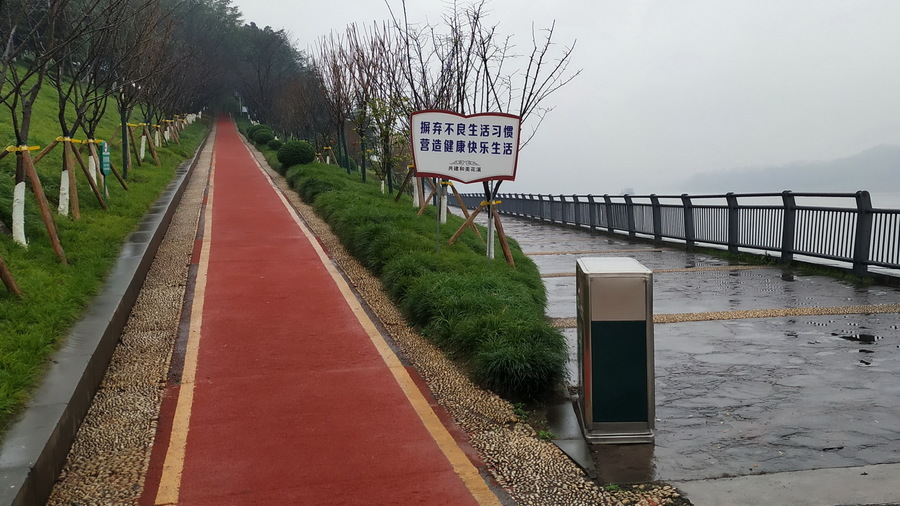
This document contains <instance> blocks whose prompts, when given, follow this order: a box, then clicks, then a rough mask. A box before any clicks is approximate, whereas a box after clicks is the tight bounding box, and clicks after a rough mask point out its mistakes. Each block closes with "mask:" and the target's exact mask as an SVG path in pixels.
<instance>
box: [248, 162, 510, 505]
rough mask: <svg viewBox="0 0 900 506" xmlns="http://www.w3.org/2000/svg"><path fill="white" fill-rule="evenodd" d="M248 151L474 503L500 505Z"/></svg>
mask: <svg viewBox="0 0 900 506" xmlns="http://www.w3.org/2000/svg"><path fill="white" fill-rule="evenodd" d="M248 150H249V148H248ZM250 154H251V157H253V160H254V162H256V166H257V168H259V170H260V172H262V174H263V176H265V177H266V179H267V180H268V181H269V184H270V185H271V186H272V189H273V190H274V191H275V193H276V194H277V195H278V197H279V198H280V199H281V202H282V204H284V207H285V208H286V209H287V210H288V213H290V215H291V218H292V219H293V220H294V222H295V223H296V224H297V226H298V227H299V228H300V230H301V231H303V234H304V235H305V236H306V238H307V239H308V240H309V242H310V244H312V247H313V248H314V249H315V251H316V254H318V256H319V259H320V260H321V261H322V264H323V265H324V266H325V268H326V269H327V270H328V273H329V274H330V275H331V278H332V279H333V280H334V282H335V284H337V286H338V289H340V291H341V294H342V295H343V296H344V300H346V301H347V305H349V306H350V309H351V310H352V311H353V314H354V315H355V316H356V319H357V320H359V323H360V325H362V327H363V329H364V330H365V331H366V333H367V334H368V335H369V339H370V340H371V341H372V344H374V345H375V348H376V349H377V350H378V353H379V354H380V355H381V358H382V359H383V360H384V362H385V363H386V364H387V366H388V369H390V371H391V373H392V374H393V375H394V379H395V380H396V381H397V383H398V384H399V385H400V388H401V389H402V390H403V393H404V394H405V395H406V398H407V399H409V402H410V404H411V405H412V407H413V409H415V411H416V414H418V415H419V419H420V420H422V423H423V424H424V425H425V428H426V429H427V430H428V432H429V433H430V434H431V437H432V438H434V441H435V443H437V445H438V447H439V448H440V449H441V451H442V452H443V453H444V455H445V456H446V457H447V460H448V461H449V462H450V465H451V466H452V467H453V470H454V471H455V472H456V474H457V475H458V476H459V477H460V479H461V480H462V481H463V483H464V484H465V486H466V488H468V489H469V492H471V494H472V497H473V498H474V499H475V500H476V501H477V502H478V504H483V505H496V506H500V501H499V500H498V499H497V496H496V495H494V493H493V492H491V490H490V488H488V486H487V484H485V483H484V480H483V479H482V478H481V475H480V474H479V473H478V469H476V468H475V466H473V465H472V463H471V462H470V461H469V458H468V457H466V454H465V453H463V451H462V449H460V447H459V445H457V444H456V440H455V439H453V436H451V435H450V433H449V432H448V431H447V428H446V427H444V424H443V423H441V420H440V418H438V416H437V414H435V412H434V410H432V409H431V406H430V405H429V403H428V401H427V400H426V399H425V396H423V395H422V392H421V391H419V388H418V386H416V383H415V382H414V381H413V379H412V378H411V377H410V376H409V373H408V372H407V371H406V368H405V367H404V366H403V364H402V363H401V362H400V359H399V358H397V355H395V354H394V352H393V350H391V348H390V346H388V344H387V342H386V341H385V340H384V336H382V335H381V333H380V332H379V331H378V329H377V328H376V327H375V324H374V323H373V322H372V319H371V318H369V315H368V314H367V313H366V311H365V310H364V309H363V307H362V305H361V304H360V303H359V299H357V298H356V295H355V294H354V293H353V290H351V289H350V286H349V285H348V284H347V282H346V281H345V280H344V277H343V276H341V273H340V272H338V270H337V268H336V267H335V266H334V264H333V263H332V262H331V259H330V258H328V255H327V254H326V253H325V251H324V250H323V249H322V246H321V245H320V244H319V241H318V240H317V239H316V236H315V234H313V233H312V231H311V230H309V228H308V227H307V226H306V224H305V223H304V222H303V221H302V220H301V219H300V217H299V216H298V215H297V213H296V210H295V209H294V207H293V206H291V204H290V202H288V200H287V198H286V197H285V196H284V194H282V193H281V191H280V190H279V189H278V186H276V184H275V182H274V181H273V180H272V178H271V177H269V175H268V174H267V173H266V171H265V170H264V169H263V168H262V166H261V165H260V164H259V161H257V160H256V157H255V156H253V153H252V152H251V153H250Z"/></svg>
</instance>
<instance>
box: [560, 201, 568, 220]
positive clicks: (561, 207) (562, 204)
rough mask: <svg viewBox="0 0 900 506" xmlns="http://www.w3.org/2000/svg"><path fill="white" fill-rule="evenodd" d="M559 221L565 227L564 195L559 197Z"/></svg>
mask: <svg viewBox="0 0 900 506" xmlns="http://www.w3.org/2000/svg"><path fill="white" fill-rule="evenodd" d="M559 221H560V222H561V223H562V224H563V225H566V224H567V223H566V197H565V195H560V196H559Z"/></svg>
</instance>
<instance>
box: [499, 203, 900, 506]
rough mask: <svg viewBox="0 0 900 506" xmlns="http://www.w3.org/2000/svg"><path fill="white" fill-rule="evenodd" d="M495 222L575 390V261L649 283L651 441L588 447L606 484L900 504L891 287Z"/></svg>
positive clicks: (897, 322) (895, 317)
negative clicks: (555, 330)
mask: <svg viewBox="0 0 900 506" xmlns="http://www.w3.org/2000/svg"><path fill="white" fill-rule="evenodd" d="M503 222H504V228H505V230H506V232H507V233H508V234H509V235H510V236H511V237H514V238H515V239H516V240H517V241H518V243H519V244H520V245H521V247H522V249H523V251H525V252H526V253H527V254H528V255H529V256H530V257H531V258H532V260H534V261H535V263H536V264H537V266H538V268H539V269H540V272H541V274H542V276H543V277H544V282H545V285H546V287H547V291H548V299H549V303H548V309H547V314H548V317H550V318H551V319H552V320H553V321H554V322H555V323H556V325H557V326H558V327H560V328H561V329H562V330H563V332H564V334H565V335H566V337H567V338H568V340H569V345H570V352H571V357H570V364H569V368H570V375H571V377H572V378H577V355H576V353H575V351H576V350H577V332H576V328H575V326H576V323H575V316H576V315H575V313H576V304H575V296H576V293H575V289H576V286H575V277H574V268H575V261H576V259H577V258H580V257H591V256H603V257H606V256H623V257H631V258H635V259H637V260H638V261H640V262H641V263H643V264H644V265H646V266H647V267H649V268H650V269H652V270H653V271H654V310H655V318H654V319H655V321H656V326H655V334H656V335H655V347H656V357H655V365H656V406H657V408H656V415H657V420H656V436H657V438H656V444H655V445H624V446H620V447H616V446H602V447H595V448H594V449H593V451H594V453H595V458H596V459H597V467H598V471H599V472H600V476H601V479H605V480H608V481H612V482H616V483H622V482H630V481H646V480H652V479H659V480H664V481H667V482H673V483H674V484H676V485H677V486H678V487H679V488H681V489H682V490H683V491H685V492H686V494H687V497H688V498H689V499H691V500H692V501H693V502H694V504H696V505H698V506H704V505H721V504H748V505H751V504H773V505H774V504H791V505H801V504H808V505H827V504H875V503H877V504H887V503H891V504H893V503H900V485H897V483H900V482H898V481H897V480H900V403H898V399H900V386H898V382H897V381H896V380H897V374H900V330H898V329H900V290H898V289H896V288H890V287H884V286H855V285H852V284H850V283H847V282H844V281H840V280H836V279H833V278H829V277H825V276H815V275H806V274H803V273H800V272H796V271H794V270H791V269H783V268H781V267H779V266H742V265H731V263H730V262H727V261H725V260H721V259H717V258H714V257H711V256H708V255H704V254H701V253H692V252H686V251H684V250H683V249H680V248H677V247H675V248H670V247H665V246H662V247H660V246H657V245H649V244H646V243H636V242H630V241H629V240H628V239H627V238H626V237H610V236H607V235H592V234H591V233H589V232H588V231H586V230H575V229H572V228H565V227H559V226H552V225H548V224H543V223H539V222H534V221H532V220H528V219H519V218H513V217H509V216H504V217H503ZM728 476H734V477H735V478H725V477H728Z"/></svg>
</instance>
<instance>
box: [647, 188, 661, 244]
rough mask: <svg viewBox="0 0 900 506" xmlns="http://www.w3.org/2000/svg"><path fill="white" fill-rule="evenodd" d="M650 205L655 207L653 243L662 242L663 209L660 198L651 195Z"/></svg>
mask: <svg viewBox="0 0 900 506" xmlns="http://www.w3.org/2000/svg"><path fill="white" fill-rule="evenodd" d="M650 203H651V204H652V206H653V241H654V242H656V243H661V242H662V207H660V205H659V197H657V196H656V194H655V193H654V194H652V195H650Z"/></svg>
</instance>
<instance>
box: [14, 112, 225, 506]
mask: <svg viewBox="0 0 900 506" xmlns="http://www.w3.org/2000/svg"><path fill="white" fill-rule="evenodd" d="M211 131H212V129H210V132H211ZM208 141H209V133H207V137H206V138H205V139H204V140H203V142H202V143H201V144H200V146H199V147H198V148H197V150H196V151H195V152H194V155H193V157H192V158H190V159H188V160H185V161H184V162H182V163H181V165H179V167H178V169H177V170H176V172H175V178H174V179H173V180H172V182H171V183H169V185H168V186H167V187H166V189H165V190H164V191H163V193H162V195H161V196H160V197H159V199H157V201H156V202H155V203H154V204H153V206H152V207H151V208H150V210H149V211H148V212H147V214H146V215H145V216H144V218H143V220H141V222H140V223H139V224H138V226H137V228H136V229H135V230H134V232H132V233H131V235H129V236H128V238H127V239H126V240H125V244H124V245H123V247H122V250H121V252H120V253H119V257H118V259H117V260H116V264H115V266H114V267H113V269H112V271H110V274H109V277H108V278H107V280H106V282H105V283H104V285H103V288H102V289H101V292H100V294H99V295H98V296H97V297H96V298H95V299H94V300H93V302H92V303H91V305H90V306H89V307H88V308H87V310H86V311H85V313H84V315H82V317H81V319H80V320H79V321H78V322H77V323H75V325H74V326H73V327H72V329H71V330H70V331H69V334H68V336H67V337H66V339H65V343H64V344H63V345H62V347H61V348H60V349H59V350H58V351H57V352H56V353H54V354H53V355H52V356H51V358H50V362H49V366H48V369H47V372H46V374H45V375H44V378H43V380H42V381H41V382H40V383H39V385H38V386H37V388H36V389H35V391H34V393H33V394H32V396H31V399H30V400H29V402H28V405H27V407H26V408H25V410H24V411H23V412H22V413H21V414H20V415H19V416H18V418H17V419H16V421H15V422H14V423H13V424H12V425H11V426H10V428H9V430H8V431H7V433H6V435H5V436H4V439H3V443H2V446H0V506H5V505H15V506H20V505H33V504H44V503H45V502H46V501H47V498H48V497H49V495H50V492H51V490H52V488H53V483H54V482H55V481H56V478H57V476H58V474H59V472H60V470H61V469H62V468H63V466H64V465H65V462H66V457H67V456H68V453H69V449H70V448H71V446H72V443H73V441H74V440H75V435H76V433H77V432H78V428H79V426H80V425H81V422H82V420H83V419H84V417H85V415H86V413H87V411H88V408H89V407H90V405H91V400H92V399H93V397H94V394H95V393H96V391H97V388H98V387H99V385H100V382H101V380H102V379H103V376H104V375H105V373H106V368H107V366H108V365H109V361H110V359H111V358H112V354H113V351H114V350H115V347H116V344H117V343H118V341H119V336H120V335H121V333H122V329H123V328H124V326H125V323H126V322H127V321H128V316H129V314H130V313H131V308H132V306H133V305H134V302H135V300H136V299H137V296H138V293H139V292H140V289H141V285H142V284H143V282H144V279H145V277H146V276H147V272H148V271H149V269H150V266H151V264H152V263H153V259H154V257H155V255H156V251H157V249H158V248H159V245H160V243H161V242H162V239H163V237H164V236H165V234H166V230H167V229H168V226H169V222H170V221H171V220H172V216H173V214H174V213H175V209H176V208H177V207H178V203H179V202H180V201H181V196H182V194H183V193H184V189H185V187H186V184H187V181H188V180H189V179H190V175H191V174H192V172H193V170H194V167H195V166H196V164H197V160H198V155H199V153H200V151H201V150H202V149H203V147H204V146H205V145H206V143H207V142H208Z"/></svg>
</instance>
